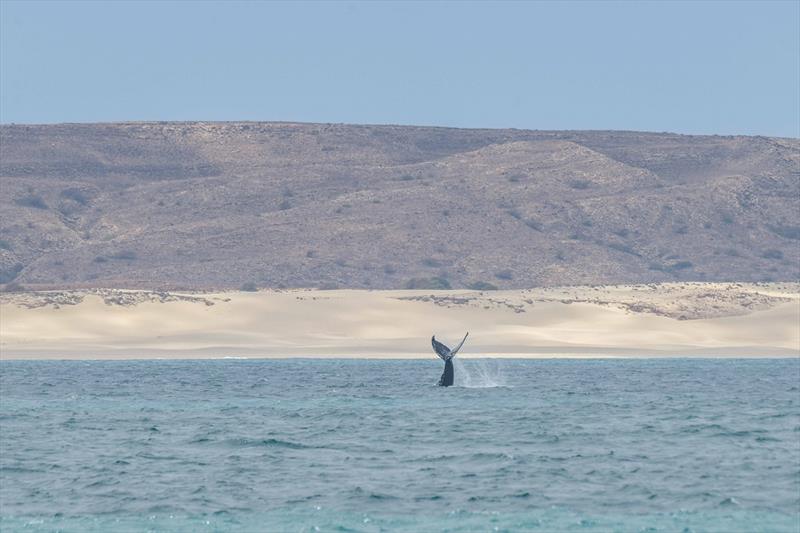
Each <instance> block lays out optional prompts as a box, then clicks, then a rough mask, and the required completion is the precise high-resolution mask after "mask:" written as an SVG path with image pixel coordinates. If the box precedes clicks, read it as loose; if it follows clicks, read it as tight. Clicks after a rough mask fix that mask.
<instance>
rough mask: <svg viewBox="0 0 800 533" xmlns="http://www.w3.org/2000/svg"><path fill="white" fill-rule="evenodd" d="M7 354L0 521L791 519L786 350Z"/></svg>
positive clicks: (521, 525) (514, 527)
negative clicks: (475, 355) (513, 356)
mask: <svg viewBox="0 0 800 533" xmlns="http://www.w3.org/2000/svg"><path fill="white" fill-rule="evenodd" d="M441 366H442V365H441V362H440V361H438V360H437V359H434V358H433V357H432V358H431V360H430V361H347V360H282V361H257V360H215V361H125V362H99V361H91V362H90V361H73V362H69V361H64V362H13V361H12V362H10V361H5V362H2V363H0V371H1V372H0V476H1V477H0V529H2V531H4V532H6V531H53V530H60V531H120V530H136V531H140V530H151V531H228V530H234V531H235V530H238V531H520V530H533V531H573V530H577V531H725V532H734V531H787V532H797V531H798V530H799V529H800V360H797V359H789V360H787V359H783V360H780V359H772V360H685V359H684V360H665V359H660V360H645V359H639V360H531V361H517V360H466V361H461V362H459V363H458V365H457V366H456V383H457V385H460V386H456V387H452V388H440V387H436V386H434V384H435V383H436V381H437V380H438V378H439V374H440V372H441Z"/></svg>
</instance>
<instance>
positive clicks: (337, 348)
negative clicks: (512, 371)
mask: <svg viewBox="0 0 800 533" xmlns="http://www.w3.org/2000/svg"><path fill="white" fill-rule="evenodd" d="M465 331H469V332H470V340H469V342H468V343H467V344H466V346H465V348H464V350H463V351H462V352H461V354H460V356H461V357H464V358H469V357H642V356H645V357H654V356H655V357H657V356H662V357H667V356H679V357H689V356H703V357H763V356H772V357H775V356H778V357H798V356H800V284H797V283H761V284H749V283H674V284H659V285H626V286H598V287H559V288H538V289H530V290H521V291H485V292H479V291H461V290H456V291H364V290H333V291H327V290H326V291H323V290H268V291H267V290H265V291H259V292H220V293H184V292H152V291H128V290H117V289H94V290H83V291H42V292H27V293H6V294H3V295H2V297H0V342H1V343H2V344H0V356H1V357H2V358H3V359H139V358H175V359H180V358H224V357H252V358H257V357H273V358H274V357H357V358H370V357H374V358H416V357H431V356H432V352H431V350H430V336H431V335H432V334H436V335H437V338H439V339H441V340H443V341H444V342H449V343H452V342H455V341H456V340H457V339H459V338H460V337H461V336H462V335H463V334H464V332H465Z"/></svg>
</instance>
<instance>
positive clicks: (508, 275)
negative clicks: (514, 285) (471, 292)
mask: <svg viewBox="0 0 800 533" xmlns="http://www.w3.org/2000/svg"><path fill="white" fill-rule="evenodd" d="M494 277H496V278H497V279H505V280H509V279H513V278H514V273H513V272H511V270H508V269H505V270H500V271H498V272H495V273H494Z"/></svg>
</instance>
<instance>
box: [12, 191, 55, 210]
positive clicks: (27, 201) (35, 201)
mask: <svg viewBox="0 0 800 533" xmlns="http://www.w3.org/2000/svg"><path fill="white" fill-rule="evenodd" d="M15 203H16V204H17V205H21V206H23V207H33V208H35V209H48V206H47V203H46V202H45V201H44V198H42V197H41V196H39V195H38V194H28V195H26V196H23V197H21V198H17V199H16V200H15Z"/></svg>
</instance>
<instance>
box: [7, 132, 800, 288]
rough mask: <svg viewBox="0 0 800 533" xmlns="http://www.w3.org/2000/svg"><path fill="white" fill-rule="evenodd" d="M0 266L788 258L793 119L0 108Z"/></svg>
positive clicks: (602, 268)
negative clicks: (246, 114)
mask: <svg viewBox="0 0 800 533" xmlns="http://www.w3.org/2000/svg"><path fill="white" fill-rule="evenodd" d="M0 149H1V151H0V180H1V181H0V183H2V187H1V188H0V282H1V283H6V284H11V285H15V284H21V285H24V286H28V287H61V288H70V287H131V288H153V289H157V288H193V289H206V288H208V289H210V288H240V287H242V286H246V287H352V288H412V287H415V288H429V287H430V288H432V287H448V286H450V287H453V288H460V287H468V286H473V287H486V288H489V287H491V286H497V287H500V288H524V287H535V286H547V285H572V284H582V285H585V284H609V283H641V282H655V281H675V280H697V281H700V280H715V281H729V280H735V281H770V280H776V281H793V280H798V279H800V141H798V140H797V139H778V138H764V137H718V136H713V137H707V136H684V135H673V134H666V133H638V132H613V131H596V132H570V131H559V132H547V131H523V130H459V129H448V128H427V127H405V126H402V127H401V126H351V125H333V124H290V123H125V124H85V125H79V124H64V125H42V126H24V125H4V126H0Z"/></svg>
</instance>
